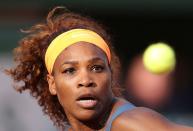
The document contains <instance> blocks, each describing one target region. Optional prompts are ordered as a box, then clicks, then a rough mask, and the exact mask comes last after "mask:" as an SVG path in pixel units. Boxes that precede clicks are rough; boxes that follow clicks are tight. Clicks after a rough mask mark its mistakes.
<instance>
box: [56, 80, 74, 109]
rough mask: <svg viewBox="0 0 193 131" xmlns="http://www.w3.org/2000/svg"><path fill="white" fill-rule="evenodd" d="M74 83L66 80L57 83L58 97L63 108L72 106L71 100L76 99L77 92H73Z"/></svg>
mask: <svg viewBox="0 0 193 131" xmlns="http://www.w3.org/2000/svg"><path fill="white" fill-rule="evenodd" d="M73 83H74V82H72V81H67V80H64V79H60V80H58V81H56V92H57V97H58V99H59V101H60V104H61V105H62V106H63V107H67V106H69V105H70V102H71V100H73V99H74V96H75V95H74V94H75V91H74V90H73V88H74V85H73Z"/></svg>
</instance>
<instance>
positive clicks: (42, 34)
mask: <svg viewBox="0 0 193 131" xmlns="http://www.w3.org/2000/svg"><path fill="white" fill-rule="evenodd" d="M75 28H83V29H89V30H92V31H95V32H97V33H98V34H99V35H100V36H101V37H103V39H104V40H105V41H106V42H107V44H108V45H109V48H110V50H111V52H112V61H111V63H110V67H111V70H112V90H113V93H114V95H115V96H120V95H121V88H120V86H119V85H120V84H119V74H120V73H119V69H120V62H119V59H118V57H117V55H116V54H115V52H114V51H113V47H112V43H111V41H110V36H109V35H108V34H107V32H106V31H105V30H104V27H103V26H101V25H100V24H98V23H96V22H95V21H94V20H93V19H91V18H88V17H85V16H84V17H83V16H81V15H79V14H76V13H72V12H70V11H67V10H66V9H65V8H64V7H55V8H54V9H53V10H51V11H50V12H49V13H48V16H47V19H46V21H45V22H44V23H40V24H36V25H35V26H32V27H31V28H30V29H29V30H26V31H23V32H24V33H26V36H25V37H24V38H23V39H21V41H19V46H18V47H16V48H15V49H14V60H15V62H16V63H17V65H16V67H14V68H12V69H9V70H7V73H8V74H9V75H11V77H12V78H13V79H14V82H15V85H17V83H23V84H19V85H17V87H16V90H17V91H18V92H20V93H21V92H23V91H25V90H29V92H30V94H31V95H32V96H33V97H35V98H36V99H37V101H38V104H39V105H40V106H41V107H42V110H43V112H44V113H45V114H47V115H48V116H49V117H50V119H51V120H52V121H53V123H54V125H55V126H57V127H62V128H65V126H66V125H67V124H69V123H68V120H67V118H66V115H65V113H64V110H63V107H62V106H61V105H60V103H59V101H58V98H57V96H53V95H51V94H50V92H49V88H48V82H47V74H48V72H47V69H46V67H45V62H44V56H45V51H46V49H47V47H48V46H49V44H50V42H51V41H52V40H53V39H54V38H55V37H56V36H57V35H59V34H60V33H62V32H65V31H68V30H71V29H75Z"/></svg>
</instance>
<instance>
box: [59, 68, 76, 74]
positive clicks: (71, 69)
mask: <svg viewBox="0 0 193 131" xmlns="http://www.w3.org/2000/svg"><path fill="white" fill-rule="evenodd" d="M75 71H76V70H75V68H72V67H71V68H66V69H65V70H64V71H63V72H62V73H64V74H74V73H75Z"/></svg>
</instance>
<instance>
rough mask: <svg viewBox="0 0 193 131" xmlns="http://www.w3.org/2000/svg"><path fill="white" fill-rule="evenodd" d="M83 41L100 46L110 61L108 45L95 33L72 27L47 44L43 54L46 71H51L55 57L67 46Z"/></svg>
mask: <svg viewBox="0 0 193 131" xmlns="http://www.w3.org/2000/svg"><path fill="white" fill-rule="evenodd" d="M80 41H84V42H88V43H90V44H94V45H96V46H97V47H99V48H101V49H102V50H103V51H104V52H105V54H106V55H107V58H108V61H109V63H110V61H111V53H110V49H109V47H108V45H107V44H106V42H105V41H104V40H103V38H102V37H100V36H99V35H98V34H97V33H95V32H93V31H91V30H87V29H72V30H70V31H67V32H64V33H62V34H60V35H59V36H57V37H56V38H55V39H54V40H53V41H52V42H51V44H50V45H49V46H48V48H47V51H46V54H45V64H46V68H47V70H48V73H49V74H51V73H52V69H53V66H54V63H55V60H56V58H57V57H58V56H59V54H60V53H61V52H62V51H63V50H64V49H65V48H67V47H69V46H70V45H72V44H75V43H77V42H80Z"/></svg>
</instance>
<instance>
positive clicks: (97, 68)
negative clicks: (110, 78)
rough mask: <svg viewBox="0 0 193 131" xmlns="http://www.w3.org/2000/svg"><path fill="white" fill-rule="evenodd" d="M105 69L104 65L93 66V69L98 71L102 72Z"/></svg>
mask: <svg viewBox="0 0 193 131" xmlns="http://www.w3.org/2000/svg"><path fill="white" fill-rule="evenodd" d="M103 70H104V67H103V66H102V65H94V66H92V71H93V72H96V73H100V72H102V71H103Z"/></svg>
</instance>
